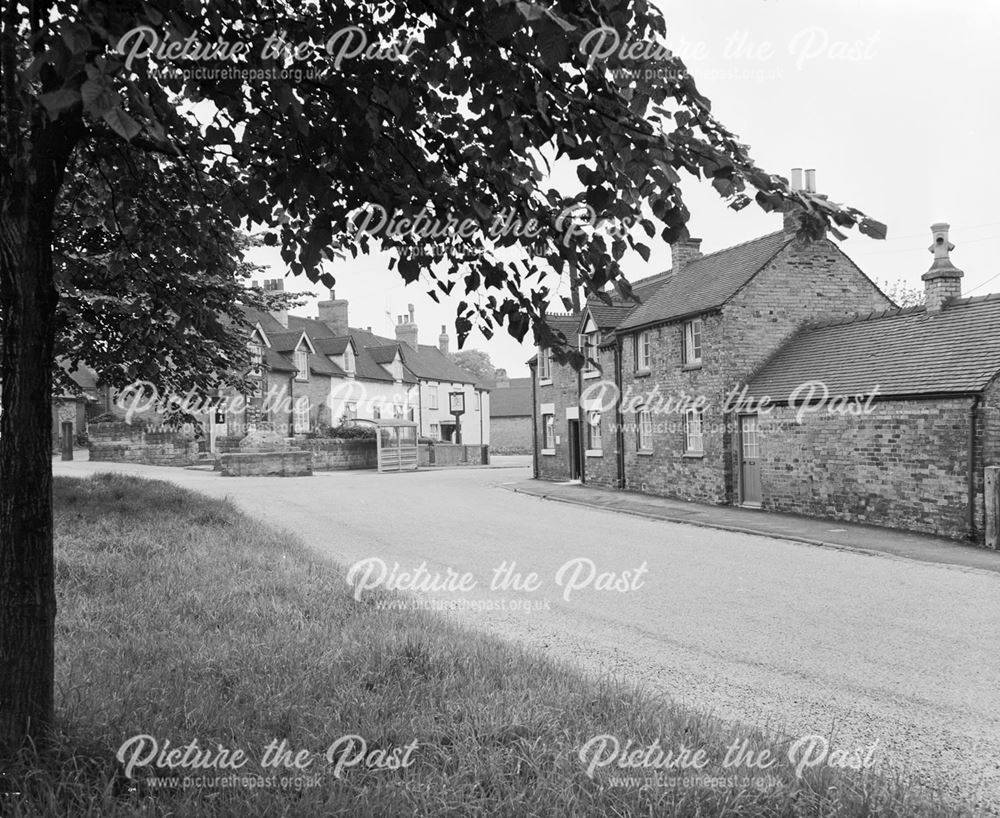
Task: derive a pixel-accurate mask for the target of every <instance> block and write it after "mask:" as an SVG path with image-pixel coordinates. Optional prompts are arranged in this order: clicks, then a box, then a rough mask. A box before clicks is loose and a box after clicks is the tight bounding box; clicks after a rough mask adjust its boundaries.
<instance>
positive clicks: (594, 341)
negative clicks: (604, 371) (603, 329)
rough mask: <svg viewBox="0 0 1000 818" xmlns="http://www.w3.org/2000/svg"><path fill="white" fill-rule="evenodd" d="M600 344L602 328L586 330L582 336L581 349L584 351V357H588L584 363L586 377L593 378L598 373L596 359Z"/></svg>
mask: <svg viewBox="0 0 1000 818" xmlns="http://www.w3.org/2000/svg"><path fill="white" fill-rule="evenodd" d="M600 345H601V333H600V330H594V331H593V332H585V333H583V334H582V335H581V336H580V351H581V352H582V353H583V356H584V358H586V363H585V364H584V365H583V376H584V377H585V378H588V377H589V378H592V377H594V376H596V375H597V374H598V371H597V363H596V361H597V358H598V348H599V347H600Z"/></svg>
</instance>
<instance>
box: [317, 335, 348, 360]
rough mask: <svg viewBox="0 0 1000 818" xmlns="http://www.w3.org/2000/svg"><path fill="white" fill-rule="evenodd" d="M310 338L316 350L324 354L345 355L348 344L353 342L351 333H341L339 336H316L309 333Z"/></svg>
mask: <svg viewBox="0 0 1000 818" xmlns="http://www.w3.org/2000/svg"><path fill="white" fill-rule="evenodd" d="M309 340H310V341H312V342H313V346H314V347H316V351H317V352H319V353H321V354H322V355H343V354H344V350H346V349H347V345H348V344H349V343H351V336H350V335H341V336H340V337H339V338H314V337H313V336H312V334H311V333H310V334H309Z"/></svg>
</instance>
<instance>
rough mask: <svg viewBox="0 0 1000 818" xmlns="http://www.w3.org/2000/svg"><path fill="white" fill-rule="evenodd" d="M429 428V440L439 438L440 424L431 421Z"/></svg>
mask: <svg viewBox="0 0 1000 818" xmlns="http://www.w3.org/2000/svg"><path fill="white" fill-rule="evenodd" d="M430 430H431V431H430V437H431V440H440V439H441V427H440V426H438V425H437V424H436V423H432V424H431V426H430Z"/></svg>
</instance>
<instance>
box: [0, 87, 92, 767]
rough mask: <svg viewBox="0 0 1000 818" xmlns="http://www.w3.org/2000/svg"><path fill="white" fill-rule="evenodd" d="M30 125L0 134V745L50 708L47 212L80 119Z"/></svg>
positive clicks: (42, 721) (3, 748)
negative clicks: (2, 165)
mask: <svg viewBox="0 0 1000 818" xmlns="http://www.w3.org/2000/svg"><path fill="white" fill-rule="evenodd" d="M5 96H6V95H5ZM5 103H6V104H9V103H10V100H7V99H5ZM29 133H30V138H29V139H28V140H25V141H24V142H21V141H20V140H18V144H16V145H15V144H11V145H9V146H8V145H5V150H6V149H8V148H9V153H8V156H5V157H4V159H5V161H6V162H7V163H8V164H7V168H6V169H8V170H9V172H8V173H6V174H5V175H4V179H3V182H4V184H3V186H2V196H0V315H2V319H3V326H2V329H0V339H2V343H3V351H2V358H0V360H2V367H3V368H2V370H0V390H2V395H0V409H2V414H0V755H4V754H9V753H11V752H14V751H16V750H18V749H20V748H21V747H22V746H23V745H24V744H25V743H26V741H31V742H33V743H35V744H37V743H38V742H39V740H41V739H44V737H45V735H46V732H47V729H48V727H49V726H50V725H51V724H52V721H53V715H54V697H55V692H54V682H55V647H54V643H55V617H56V595H55V565H54V558H53V547H52V408H51V398H52V369H53V349H54V346H55V327H56V303H57V301H58V295H57V292H56V287H55V275H54V270H53V266H52V224H53V218H54V213H55V206H56V200H57V198H58V196H59V190H60V188H61V186H62V181H63V175H64V173H65V170H66V165H67V163H68V161H69V157H70V154H71V153H72V151H73V149H74V148H75V146H76V144H77V143H78V142H79V140H80V138H81V137H82V134H83V120H82V118H81V116H80V115H79V114H77V115H75V116H64V117H62V118H60V120H59V121H57V122H54V123H53V122H47V121H45V119H44V117H42V116H41V114H40V113H39V112H36V113H35V114H34V118H33V121H32V123H31V127H30V130H29Z"/></svg>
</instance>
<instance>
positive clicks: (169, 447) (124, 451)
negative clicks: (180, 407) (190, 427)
mask: <svg viewBox="0 0 1000 818" xmlns="http://www.w3.org/2000/svg"><path fill="white" fill-rule="evenodd" d="M88 435H89V438H90V444H89V446H90V460H91V461H92V462H112V463H142V464H144V465H148V466H188V465H191V464H192V463H194V462H196V461H197V460H198V444H197V442H196V441H194V440H193V439H192V438H191V436H190V435H188V434H184V433H182V432H147V431H146V430H145V428H144V427H143V426H141V425H138V424H128V423H93V424H91V425H90V427H89V429H88Z"/></svg>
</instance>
